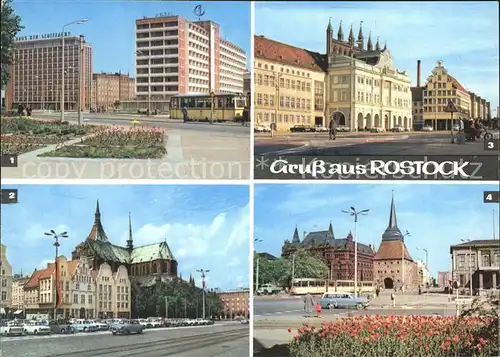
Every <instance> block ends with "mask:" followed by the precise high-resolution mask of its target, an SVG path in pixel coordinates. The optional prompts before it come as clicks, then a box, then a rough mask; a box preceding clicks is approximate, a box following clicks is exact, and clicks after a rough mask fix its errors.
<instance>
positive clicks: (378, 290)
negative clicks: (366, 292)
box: [375, 286, 380, 297]
mask: <svg viewBox="0 0 500 357" xmlns="http://www.w3.org/2000/svg"><path fill="white" fill-rule="evenodd" d="M379 294H380V287H378V286H377V288H376V289H375V296H376V297H378V296H379Z"/></svg>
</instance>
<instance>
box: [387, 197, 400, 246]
mask: <svg viewBox="0 0 500 357" xmlns="http://www.w3.org/2000/svg"><path fill="white" fill-rule="evenodd" d="M390 240H400V241H403V234H401V231H400V230H399V228H398V220H397V217H396V206H395V205H394V194H393V195H392V199H391V211H390V213H389V225H388V226H387V228H386V230H385V232H384V234H383V235H382V241H390Z"/></svg>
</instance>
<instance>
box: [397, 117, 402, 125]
mask: <svg viewBox="0 0 500 357" xmlns="http://www.w3.org/2000/svg"><path fill="white" fill-rule="evenodd" d="M398 125H399V126H403V118H401V117H400V116H399V117H398Z"/></svg>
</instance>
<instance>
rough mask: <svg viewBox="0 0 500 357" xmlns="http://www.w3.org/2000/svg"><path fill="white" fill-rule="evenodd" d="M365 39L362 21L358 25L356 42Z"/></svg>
mask: <svg viewBox="0 0 500 357" xmlns="http://www.w3.org/2000/svg"><path fill="white" fill-rule="evenodd" d="M364 38H365V37H364V36H363V21H361V23H360V24H359V32H358V40H360V41H362V40H363V39H364Z"/></svg>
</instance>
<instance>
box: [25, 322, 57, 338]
mask: <svg viewBox="0 0 500 357" xmlns="http://www.w3.org/2000/svg"><path fill="white" fill-rule="evenodd" d="M23 328H24V334H26V335H50V334H51V333H52V331H51V329H50V327H49V326H47V324H46V323H44V322H43V321H26V322H25V323H24V325H23Z"/></svg>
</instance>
